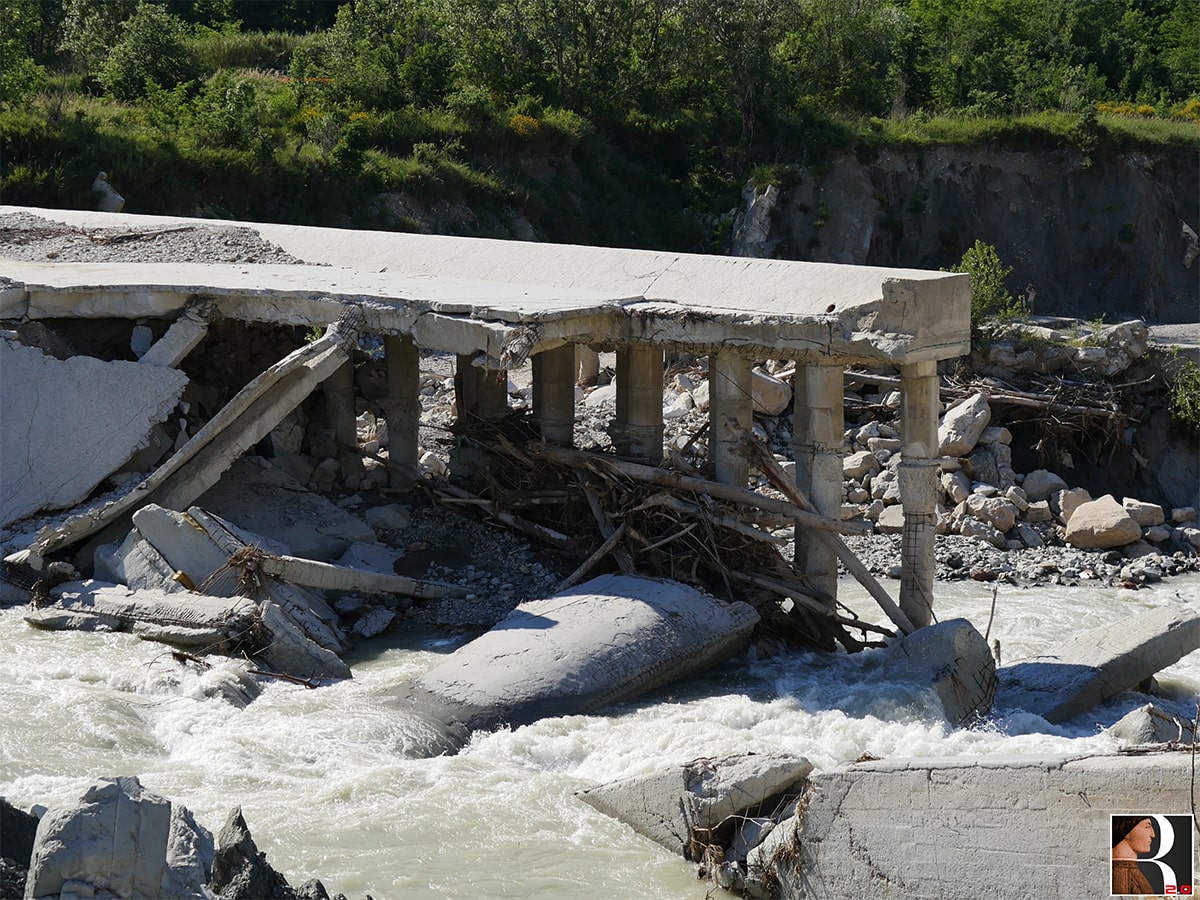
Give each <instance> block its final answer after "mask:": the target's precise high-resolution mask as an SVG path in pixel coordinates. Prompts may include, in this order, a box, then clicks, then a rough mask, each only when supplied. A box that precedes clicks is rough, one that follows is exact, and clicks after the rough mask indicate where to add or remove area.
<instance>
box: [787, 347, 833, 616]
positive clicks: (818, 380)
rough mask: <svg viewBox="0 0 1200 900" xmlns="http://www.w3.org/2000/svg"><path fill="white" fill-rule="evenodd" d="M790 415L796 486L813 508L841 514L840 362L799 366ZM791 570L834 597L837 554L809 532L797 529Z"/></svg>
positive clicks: (830, 513)
mask: <svg viewBox="0 0 1200 900" xmlns="http://www.w3.org/2000/svg"><path fill="white" fill-rule="evenodd" d="M793 391H794V395H795V416H794V419H795V421H794V425H795V428H794V429H793V434H794V436H793V438H792V454H793V456H794V458H795V460H796V486H797V487H798V488H800V490H801V491H803V492H804V493H805V494H807V495H808V498H809V499H810V500H812V503H813V506H815V507H816V509H817V512H819V513H822V514H823V515H826V516H829V517H830V518H834V519H837V518H840V517H841V510H842V444H843V442H844V436H843V433H842V432H843V431H844V429H845V414H844V411H843V406H842V402H843V401H842V367H841V366H831V365H801V366H797V367H796V375H795V380H794V382H793ZM795 564H796V569H797V571H799V572H803V573H805V574H806V575H808V576H809V580H810V581H811V582H812V584H813V586H814V587H816V588H817V589H819V590H820V591H822V592H824V593H826V594H828V595H829V596H830V597H836V596H837V556H836V555H835V554H834V552H833V550H832V549H830V548H829V547H827V546H825V545H823V544H822V543H821V542H820V541H818V540H817V539H816V538H815V537H814V536H813V535H812V534H811V532H808V531H806V530H805V529H804V528H801V527H797V528H796V561H795Z"/></svg>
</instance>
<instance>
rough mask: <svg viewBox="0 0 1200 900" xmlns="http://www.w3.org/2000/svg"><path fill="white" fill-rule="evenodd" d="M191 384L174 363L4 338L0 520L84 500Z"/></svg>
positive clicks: (0, 351)
mask: <svg viewBox="0 0 1200 900" xmlns="http://www.w3.org/2000/svg"><path fill="white" fill-rule="evenodd" d="M186 386H187V376H185V375H184V374H183V373H182V372H178V371H175V370H173V369H163V368H157V367H152V366H141V365H138V364H137V363H133V362H122V361H114V362H104V361H102V360H99V359H93V358H92V357H88V356H75V357H71V358H70V359H66V360H60V359H55V358H54V357H52V356H47V355H45V354H43V353H42V351H40V350H37V349H34V348H32V347H25V346H22V345H20V344H17V343H14V342H11V341H7V340H0V402H2V403H3V406H4V419H5V427H4V428H0V459H2V460H3V461H4V465H3V467H2V468H0V525H7V524H8V523H10V522H14V521H16V520H17V519H20V518H21V517H23V516H26V515H29V514H30V513H33V512H36V511H37V510H40V509H61V508H64V507H69V506H71V505H73V504H75V503H78V502H79V501H81V500H83V499H84V498H85V497H86V496H87V495H88V494H89V493H91V491H92V490H93V489H94V488H95V487H96V485H98V484H99V483H100V482H101V481H103V480H104V479H105V478H107V477H108V476H109V475H111V474H112V473H113V472H116V471H117V470H118V469H120V468H121V466H122V464H124V463H125V462H126V460H128V459H129V458H130V457H131V456H133V455H134V453H136V452H137V451H138V450H140V449H141V448H143V447H146V446H147V445H148V444H149V443H150V433H151V429H153V427H154V426H155V425H157V424H158V423H160V422H162V421H164V420H165V419H166V418H167V417H168V415H170V413H171V410H173V409H174V408H175V406H176V405H177V404H178V403H179V398H180V396H181V395H182V394H183V389H184V388H185V387H186ZM18 423H19V426H18Z"/></svg>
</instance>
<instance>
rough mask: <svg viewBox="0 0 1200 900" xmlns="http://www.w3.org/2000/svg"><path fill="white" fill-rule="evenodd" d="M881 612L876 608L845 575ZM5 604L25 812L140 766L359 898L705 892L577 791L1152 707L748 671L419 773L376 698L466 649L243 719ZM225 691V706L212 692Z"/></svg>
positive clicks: (5, 660) (828, 669)
mask: <svg viewBox="0 0 1200 900" xmlns="http://www.w3.org/2000/svg"><path fill="white" fill-rule="evenodd" d="M842 590H843V599H845V600H846V601H847V602H848V603H849V604H850V605H852V606H853V607H854V608H855V609H856V610H858V611H859V612H861V613H862V614H863V615H864V617H866V618H869V619H870V620H872V621H876V622H879V621H881V616H880V615H877V614H876V615H873V614H872V613H871V601H870V600H869V599H864V594H863V592H862V591H860V590H858V589H857V586H856V585H854V584H853V583H850V582H845V581H844V582H843V584H842ZM936 592H937V596H938V601H937V603H938V608H937V612H938V614H939V617H940V618H941V619H948V618H952V617H955V616H966V617H967V618H969V619H971V621H973V622H974V623H975V624H976V626H977V627H978V628H979V629H980V631H983V630H984V629H985V628H986V627H987V623H988V615H989V609H990V607H991V600H992V590H991V586H990V585H981V584H977V583H975V582H964V583H956V584H946V583H939V584H937V585H936ZM1181 598H1182V599H1190V600H1191V601H1192V602H1194V603H1198V604H1200V576H1187V577H1181V578H1176V579H1171V580H1169V581H1167V582H1165V583H1162V584H1159V585H1155V586H1154V587H1153V588H1150V589H1145V590H1140V591H1136V592H1134V591H1124V590H1118V589H1109V588H1082V587H1079V588H1053V587H1041V588H1030V589H1024V590H1023V589H1020V588H1015V587H1010V586H1002V587H1001V588H1000V589H999V594H998V597H997V602H996V613H995V620H994V622H993V624H992V627H991V635H990V636H991V637H992V638H999V639H1000V641H1001V646H1002V650H1003V656H1004V661H1005V662H1006V663H1008V662H1015V661H1017V660H1018V659H1020V658H1021V657H1026V656H1031V655H1034V654H1037V653H1039V652H1042V651H1043V650H1045V649H1047V648H1048V647H1050V646H1052V645H1054V644H1055V643H1057V642H1059V641H1061V640H1063V639H1065V638H1066V637H1068V636H1069V635H1071V634H1073V633H1075V632H1077V631H1079V630H1082V629H1086V628H1092V627H1096V626H1100V625H1105V624H1110V623H1113V622H1116V621H1118V620H1120V619H1122V618H1123V617H1125V616H1128V615H1132V614H1134V613H1135V612H1137V611H1138V610H1145V609H1149V608H1152V607H1156V606H1161V605H1164V604H1171V603H1178V602H1179V601H1180V599H1181ZM21 616H22V609H20V608H14V609H6V610H0V648H2V649H0V710H3V713H2V714H0V795H3V796H5V797H7V798H8V799H9V800H10V802H13V803H14V804H16V805H18V806H22V807H26V808H27V807H29V806H30V805H32V804H34V803H40V804H45V805H53V804H56V803H60V802H68V801H71V800H73V799H74V798H76V797H77V796H78V795H79V793H80V792H81V791H82V789H83V788H84V787H85V786H86V784H87V783H88V782H89V780H90V779H92V778H94V777H97V776H106V775H124V774H136V775H138V776H140V778H141V780H142V783H143V784H144V785H145V786H146V787H147V789H149V790H151V791H153V792H155V793H158V794H161V795H163V796H165V797H167V798H169V799H171V800H173V801H175V802H178V803H183V804H184V805H186V806H188V807H189V808H191V810H192V811H193V812H194V813H195V814H196V816H197V819H198V820H199V821H200V822H201V823H202V824H203V825H205V826H206V827H207V828H209V829H210V830H212V831H214V832H216V831H219V829H220V828H221V826H222V824H223V823H224V821H225V818H226V816H227V814H228V812H229V810H230V809H231V808H232V807H233V806H235V805H240V806H241V807H242V808H243V812H244V814H245V817H246V821H247V823H248V824H249V826H250V829H251V831H252V833H253V835H254V838H255V840H256V841H257V843H258V845H259V848H260V849H262V850H264V851H265V852H266V854H267V858H268V860H269V861H270V863H271V864H272V865H273V866H274V867H275V868H276V869H278V870H279V871H280V872H281V873H283V874H284V875H285V877H287V879H288V880H289V882H290V883H291V884H292V885H293V886H299V885H300V884H301V883H303V882H304V881H305V880H307V879H309V878H313V877H318V878H321V879H322V881H323V882H324V884H325V886H326V887H327V888H328V889H329V890H330V892H331V893H333V892H336V891H341V892H343V893H345V894H346V895H347V896H348V897H349V898H350V900H361V898H362V896H363V894H364V893H370V894H371V895H372V897H374V898H375V900H387V898H396V897H404V898H425V897H428V898H434V897H463V898H475V897H500V896H513V897H540V898H572V900H573V898H579V897H597V896H606V897H628V898H639V897H642V898H656V900H661V898H681V900H688V898H691V900H701V898H703V897H705V895H706V890H707V887H708V886H707V885H706V884H704V883H701V882H697V881H696V878H695V868H694V866H692V865H690V864H688V863H685V862H684V861H683V860H682V859H680V858H677V857H673V856H671V855H670V854H668V853H667V852H666V851H665V850H663V849H661V848H659V847H658V846H657V845H655V844H653V843H651V842H650V841H648V840H645V839H643V838H641V837H639V836H638V835H636V834H634V833H632V832H631V831H629V830H627V829H626V828H625V827H624V826H623V825H621V824H619V823H618V822H616V821H615V820H612V819H609V818H606V817H605V816H603V815H601V814H600V813H598V812H596V811H594V810H593V809H591V808H590V807H588V806H586V805H584V804H583V803H581V802H579V801H577V800H576V799H575V798H574V796H573V794H574V792H575V791H577V790H579V789H581V788H584V787H588V786H591V785H594V784H597V783H599V782H604V781H609V780H612V779H614V778H620V777H624V776H628V775H633V774H637V773H642V772H648V771H651V770H653V769H655V768H657V767H660V766H663V765H665V764H670V763H679V762H683V761H687V760H690V759H694V758H696V757H701V756H717V755H724V754H731V753H741V752H745V751H749V750H755V751H760V752H767V751H778V752H789V753H795V754H801V755H805V756H807V757H809V759H811V760H812V761H813V762H814V763H815V765H816V766H817V769H818V770H821V769H827V768H830V767H832V766H836V765H838V764H840V763H844V762H846V761H849V760H853V759H855V758H856V757H858V756H860V755H861V754H863V753H870V754H872V755H874V756H877V757H896V756H915V755H940V756H945V755H964V754H990V753H1043V752H1047V751H1050V752H1055V751H1063V752H1069V753H1086V752H1106V751H1112V750H1113V749H1115V744H1114V742H1113V741H1112V740H1111V739H1110V738H1109V737H1107V736H1106V735H1104V734H1101V733H1100V729H1101V728H1102V727H1103V726H1105V725H1108V724H1111V723H1112V722H1114V721H1116V719H1117V718H1119V717H1120V716H1121V715H1123V714H1124V713H1125V712H1127V711H1129V710H1130V709H1133V708H1135V707H1136V706H1140V705H1142V704H1144V703H1146V702H1147V700H1148V699H1150V698H1148V697H1146V696H1145V695H1141V694H1136V693H1130V694H1126V695H1123V696H1122V697H1120V698H1118V699H1117V700H1115V701H1113V702H1111V703H1110V704H1108V705H1106V706H1105V707H1103V708H1101V709H1098V710H1094V711H1093V712H1092V713H1091V714H1089V715H1086V716H1083V717H1081V718H1080V719H1079V720H1077V721H1075V722H1072V723H1070V725H1068V726H1067V727H1057V726H1050V725H1047V723H1046V722H1044V721H1043V720H1041V719H1040V718H1037V717H1035V716H1032V715H1029V714H1024V713H1019V712H1013V711H1009V710H1003V709H999V710H997V711H996V713H995V715H994V716H993V718H992V720H991V721H990V722H988V723H987V724H986V725H984V726H982V727H979V728H975V729H969V730H954V729H951V728H950V727H949V726H948V725H947V724H946V723H945V721H944V720H943V719H942V717H941V715H940V709H939V708H938V707H937V706H936V701H935V700H933V698H932V694H931V693H923V692H915V691H913V690H911V689H907V690H906V689H898V688H897V689H887V690H881V689H879V688H878V687H873V688H866V687H863V686H862V685H861V683H860V679H859V678H858V677H857V676H858V674H859V673H861V672H862V671H863V670H864V667H870V666H872V665H873V664H874V660H873V659H872V656H873V654H872V653H869V652H868V653H865V654H858V655H856V656H847V655H845V654H839V655H835V656H824V655H818V654H800V655H794V656H787V657H780V658H774V659H770V660H766V661H759V662H752V663H749V664H747V663H746V661H745V660H741V661H739V662H738V663H736V664H733V663H731V664H728V665H726V666H724V667H723V668H722V669H721V670H720V671H718V672H714V673H712V674H710V675H709V676H707V677H705V678H703V679H700V680H698V681H692V682H688V683H687V684H684V685H679V686H676V687H675V688H673V689H667V690H665V691H661V692H659V693H656V694H655V695H653V696H651V697H648V698H645V699H644V700H643V701H640V702H636V703H628V704H624V705H621V706H619V707H617V708H614V709H613V710H611V711H610V712H609V713H608V714H607V715H597V716H573V717H568V718H558V719H549V720H545V721H542V722H539V723H537V724H535V725H533V726H530V727H526V728H520V729H517V730H516V731H502V732H498V733H494V734H487V735H482V736H476V738H475V739H474V740H473V741H472V742H471V744H469V745H468V746H467V748H466V749H465V750H464V751H463V752H462V753H461V754H459V755H458V756H454V757H442V758H437V759H418V760H413V759H407V758H405V757H404V755H403V752H402V749H403V746H404V742H405V733H404V723H403V722H402V721H401V720H400V719H399V718H398V716H397V714H396V713H395V712H394V711H393V710H391V709H389V708H387V707H385V706H381V705H380V704H378V703H377V702H376V700H375V695H376V693H377V692H378V691H380V690H382V689H385V688H388V687H391V686H393V685H395V684H396V683H397V682H399V681H401V680H402V679H405V678H409V677H412V676H413V675H415V674H417V673H418V672H420V671H422V670H423V669H425V668H428V667H429V666H431V665H432V664H433V663H434V661H435V660H436V659H437V657H438V655H439V654H443V653H446V652H448V651H450V650H452V649H453V647H454V646H456V645H457V644H456V642H453V641H448V640H445V639H437V638H433V637H430V636H425V637H422V636H418V635H409V636H407V637H405V636H402V635H394V636H391V637H390V638H389V639H388V640H386V641H376V642H374V643H372V644H371V645H369V646H366V647H363V648H361V649H360V650H359V651H358V652H357V653H356V655H355V656H354V657H353V658H352V659H351V660H350V661H351V663H352V666H353V669H354V679H353V680H352V681H347V682H344V683H341V684H337V685H334V686H332V687H325V688H321V689H318V690H308V689H306V688H303V687H299V686H296V685H291V684H285V683H272V684H270V685H268V686H267V687H266V689H265V691H264V693H263V695H262V696H261V697H260V698H259V699H258V700H256V701H255V702H253V703H252V704H251V705H250V706H248V707H247V708H245V709H239V708H236V707H235V706H233V705H231V704H229V703H228V702H226V701H224V700H221V699H219V698H216V697H211V696H209V693H212V691H211V687H212V685H213V684H214V682H215V680H216V678H217V677H218V676H219V672H209V673H199V672H197V671H195V670H194V669H193V668H185V667H183V666H181V665H179V664H178V663H176V662H175V661H174V660H172V658H171V655H170V652H169V651H168V650H167V649H166V648H165V647H163V646H162V645H158V644H151V643H144V642H141V641H139V640H137V639H136V638H134V637H133V636H132V635H129V634H85V633H71V632H56V633H51V632H39V631H36V630H34V629H32V628H30V627H29V626H27V625H26V624H25V622H24V621H23V619H22V617H21ZM1159 682H1160V683H1161V685H1162V690H1163V691H1164V693H1165V694H1166V695H1167V698H1166V699H1164V698H1163V697H1157V698H1154V699H1155V702H1156V703H1158V704H1159V705H1162V706H1164V707H1166V708H1168V709H1170V710H1171V711H1173V712H1175V713H1176V714H1182V715H1185V716H1187V717H1189V718H1191V717H1192V716H1194V715H1195V713H1196V702H1197V697H1198V696H1200V652H1198V653H1193V654H1192V655H1191V656H1189V657H1187V658H1186V659H1184V660H1183V661H1182V662H1180V663H1178V664H1176V665H1174V666H1172V667H1171V668H1170V669H1168V670H1167V671H1166V672H1164V673H1163V674H1161V675H1160V676H1159ZM206 691H207V693H206Z"/></svg>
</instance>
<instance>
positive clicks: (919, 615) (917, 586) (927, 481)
mask: <svg viewBox="0 0 1200 900" xmlns="http://www.w3.org/2000/svg"><path fill="white" fill-rule="evenodd" d="M900 392H901V397H902V400H901V404H902V407H901V414H902V415H903V426H902V433H901V439H902V441H903V444H902V446H901V448H900V454H901V457H900V459H901V462H900V502H901V503H902V504H903V507H904V536H903V542H902V545H901V549H900V553H901V556H900V570H901V571H900V609H901V610H902V611H903V612H904V614H905V615H906V616H908V618H909V620H910V621H911V622H912V623H913V625H915V626H916V627H917V628H923V627H924V626H926V625H928V624H929V623H930V621H931V620H932V616H933V575H934V570H935V565H936V563H935V560H934V535H935V534H936V533H937V477H938V433H937V429H938V377H937V363H936V362H921V363H913V364H912V365H907V366H902V367H901V369H900Z"/></svg>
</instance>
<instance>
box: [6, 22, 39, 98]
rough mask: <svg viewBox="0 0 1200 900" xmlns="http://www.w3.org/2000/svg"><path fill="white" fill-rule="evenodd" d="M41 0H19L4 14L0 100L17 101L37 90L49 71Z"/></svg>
mask: <svg viewBox="0 0 1200 900" xmlns="http://www.w3.org/2000/svg"><path fill="white" fill-rule="evenodd" d="M40 6H41V4H40V3H38V2H37V0H15V2H10V3H8V4H7V8H6V9H5V11H4V15H0V101H2V102H4V103H16V102H18V101H20V100H23V99H25V98H26V97H28V96H29V95H30V94H33V93H35V92H36V91H37V90H38V88H40V87H41V85H42V84H43V82H44V81H45V79H46V70H45V68H43V67H42V66H41V65H39V64H38V63H37V61H36V59H35V57H36V56H37V55H39V53H40V52H41V44H42V33H43V28H44V24H45V23H44V20H43V18H42V10H41V9H40V8H39V7H40Z"/></svg>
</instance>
